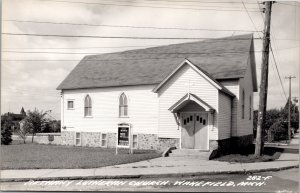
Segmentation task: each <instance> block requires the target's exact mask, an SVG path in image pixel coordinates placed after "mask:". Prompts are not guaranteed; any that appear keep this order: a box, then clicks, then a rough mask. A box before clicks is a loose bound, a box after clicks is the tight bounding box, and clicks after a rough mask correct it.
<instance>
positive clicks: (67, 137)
mask: <svg viewBox="0 0 300 193" xmlns="http://www.w3.org/2000/svg"><path fill="white" fill-rule="evenodd" d="M61 145H75V132H72V131H62V132H61Z"/></svg>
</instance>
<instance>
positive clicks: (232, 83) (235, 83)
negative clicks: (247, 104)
mask: <svg viewBox="0 0 300 193" xmlns="http://www.w3.org/2000/svg"><path fill="white" fill-rule="evenodd" d="M219 82H220V83H221V84H223V85H224V86H225V87H226V88H227V89H228V90H230V92H232V93H233V94H234V95H235V97H234V98H233V99H232V109H231V116H232V118H231V135H232V136H237V117H238V115H237V113H238V112H237V108H238V101H239V97H240V87H239V80H238V79H232V80H222V81H219Z"/></svg>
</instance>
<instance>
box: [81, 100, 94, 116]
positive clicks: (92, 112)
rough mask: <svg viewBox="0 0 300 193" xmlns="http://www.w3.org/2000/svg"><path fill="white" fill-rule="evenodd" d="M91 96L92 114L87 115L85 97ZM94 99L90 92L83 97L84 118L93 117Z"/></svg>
mask: <svg viewBox="0 0 300 193" xmlns="http://www.w3.org/2000/svg"><path fill="white" fill-rule="evenodd" d="M87 96H89V97H90V100H91V115H85V99H86V97H87ZM93 104H94V103H93V100H92V97H91V95H90V94H86V95H85V96H84V98H83V117H84V118H93Z"/></svg>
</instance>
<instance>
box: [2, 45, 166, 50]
mask: <svg viewBox="0 0 300 193" xmlns="http://www.w3.org/2000/svg"><path fill="white" fill-rule="evenodd" d="M151 46H163V45H158V44H157V45H145V46H101V47H72V48H70V47H57V48H54V47H48V48H47V47H39V48H37V47H34V48H28V47H23V48H22V47H18V48H17V47H11V48H10V47H8V48H2V49H8V50H12V49H13V50H18V49H24V50H26V49H30V50H34V49H38V50H40V49H46V50H51V49H57V50H59V49H60V50H68V49H72V50H78V49H99V48H139V47H151Z"/></svg>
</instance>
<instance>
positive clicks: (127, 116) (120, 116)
mask: <svg viewBox="0 0 300 193" xmlns="http://www.w3.org/2000/svg"><path fill="white" fill-rule="evenodd" d="M122 94H124V95H125V96H126V98H127V115H126V116H125V115H123V116H122V115H120V107H121V106H120V97H121V96H122ZM118 117H119V118H129V97H128V95H127V94H126V93H125V92H121V93H120V94H119V97H118Z"/></svg>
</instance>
